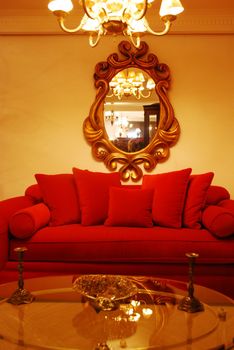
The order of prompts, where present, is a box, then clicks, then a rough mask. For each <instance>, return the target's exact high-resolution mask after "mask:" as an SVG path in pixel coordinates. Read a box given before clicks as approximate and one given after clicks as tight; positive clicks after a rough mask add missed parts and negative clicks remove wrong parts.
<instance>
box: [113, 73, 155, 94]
mask: <svg viewBox="0 0 234 350" xmlns="http://www.w3.org/2000/svg"><path fill="white" fill-rule="evenodd" d="M109 86H110V90H111V94H110V95H107V97H112V96H116V97H118V99H119V100H121V98H122V97H129V96H133V97H135V98H136V99H138V100H139V99H140V98H148V97H149V96H150V95H151V93H152V91H153V89H154V88H155V82H154V81H153V79H152V78H149V79H148V80H147V81H146V80H145V77H144V75H143V73H142V72H135V71H134V70H130V71H127V73H126V71H120V72H119V73H118V74H116V75H115V76H114V78H113V79H112V80H111V82H110V83H109Z"/></svg>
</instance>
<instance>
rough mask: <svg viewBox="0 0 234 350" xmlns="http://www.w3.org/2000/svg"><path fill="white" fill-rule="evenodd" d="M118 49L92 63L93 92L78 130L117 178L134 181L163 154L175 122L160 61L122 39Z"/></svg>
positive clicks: (175, 134)
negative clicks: (91, 101)
mask: <svg viewBox="0 0 234 350" xmlns="http://www.w3.org/2000/svg"><path fill="white" fill-rule="evenodd" d="M118 48H119V54H118V53H113V54H111V55H110V56H109V57H108V58H107V61H104V62H99V63H98V64H97V65H96V67H95V74H94V80H95V87H96V89H97V91H96V98H95V101H94V103H93V104H92V106H91V109H90V113H89V116H88V117H87V118H86V119H85V121H84V135H85V137H86V139H87V141H88V142H89V143H90V144H91V146H92V153H93V156H94V158H95V159H97V160H100V161H103V162H104V164H105V165H106V167H107V168H108V169H109V170H111V171H119V172H120V173H121V178H122V180H123V181H127V180H129V179H132V180H133V181H138V180H140V179H141V177H142V175H143V171H142V168H141V167H143V168H144V170H145V171H147V172H150V171H152V170H153V169H154V168H155V166H156V165H157V163H159V162H163V161H165V160H166V159H167V158H168V157H169V152H170V151H169V149H170V147H171V146H173V145H174V144H175V143H176V142H177V140H178V138H179V134H180V127H179V123H178V121H177V119H176V118H175V116H174V110H173V107H172V106H171V103H170V101H169V98H168V96H167V90H168V89H169V82H170V71H169V68H168V66H167V65H166V64H163V63H159V61H158V58H157V57H156V56H155V55H154V54H152V53H148V45H147V44H146V43H145V42H142V43H141V45H140V47H139V48H135V47H133V46H132V45H131V44H130V43H129V42H128V41H122V42H121V43H120V44H119V46H118Z"/></svg>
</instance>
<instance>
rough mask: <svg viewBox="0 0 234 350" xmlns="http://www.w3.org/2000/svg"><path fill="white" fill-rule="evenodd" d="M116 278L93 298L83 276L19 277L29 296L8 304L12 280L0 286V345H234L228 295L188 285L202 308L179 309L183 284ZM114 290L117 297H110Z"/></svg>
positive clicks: (77, 349) (91, 348)
mask: <svg viewBox="0 0 234 350" xmlns="http://www.w3.org/2000/svg"><path fill="white" fill-rule="evenodd" d="M102 277H103V276H102ZM117 277H118V278H121V281H122V278H123V282H124V283H123V284H121V283H122V282H119V280H117V281H116V282H115V283H114V286H113V284H112V286H111V288H110V289H109V290H108V293H107V294H105V293H104V294H103V295H101V298H98V302H97V298H94V297H93V295H94V294H95V291H93V290H91V291H90V285H89V284H88V288H89V290H88V291H90V294H91V296H90V295H89V293H88V292H87V288H86V287H87V275H85V280H83V279H82V280H81V282H80V277H79V276H54V277H41V278H34V279H28V280H25V288H26V289H27V290H29V291H30V292H31V293H32V295H33V296H34V297H35V299H34V301H33V302H32V303H29V304H22V305H12V304H10V303H8V302H7V299H8V298H9V297H10V295H11V294H12V292H14V290H15V289H16V287H17V283H16V282H14V283H13V282H11V283H6V284H2V285H0V349H1V350H21V349H24V350H25V349H27V350H34V349H35V350H39V349H56V350H65V349H66V350H104V349H105V350H108V349H110V350H117V349H131V350H146V349H151V350H152V349H153V350H156V349H161V350H162V349H187V350H188V349H190V350H194V349H196V350H199V349H205V350H208V349H217V350H218V349H220V350H221V349H232V348H234V346H233V338H234V302H233V300H231V299H230V298H228V297H226V296H225V295H223V294H220V293H218V292H216V291H214V290H211V289H208V288H205V287H201V286H198V285H195V296H196V297H197V298H198V299H199V300H200V301H201V302H202V304H203V306H204V311H200V312H196V313H190V312H185V311H181V310H179V309H178V303H179V301H180V300H181V299H182V298H183V297H184V296H186V295H187V284H186V283H183V282H179V281H173V280H166V279H159V278H157V277H146V276H141V277H139V276H117ZM77 278H78V281H79V283H78V287H77V282H76V288H75V289H74V287H73V285H74V281H77ZM92 278H93V277H92ZM97 278H99V279H100V275H97ZM104 278H105V275H104ZM88 281H89V280H88ZM99 286H100V283H98V289H99ZM119 286H120V287H119ZM95 288H96V286H95ZM113 288H114V290H113ZM83 289H84V290H83ZM81 290H82V293H81ZM123 290H124V291H125V292H123ZM116 291H117V292H116ZM99 292H100V291H99ZM101 293H103V291H101ZM116 293H117V294H118V298H117V299H116V300H112V299H111V295H112V294H116ZM100 299H101V302H100ZM106 299H108V300H110V299H111V300H112V301H113V304H111V305H110V304H109V303H106ZM103 301H104V302H103Z"/></svg>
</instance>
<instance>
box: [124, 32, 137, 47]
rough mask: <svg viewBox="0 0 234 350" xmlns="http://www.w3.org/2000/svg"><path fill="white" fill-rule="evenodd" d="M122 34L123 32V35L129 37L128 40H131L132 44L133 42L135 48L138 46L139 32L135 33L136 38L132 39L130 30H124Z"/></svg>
mask: <svg viewBox="0 0 234 350" xmlns="http://www.w3.org/2000/svg"><path fill="white" fill-rule="evenodd" d="M123 34H124V35H125V36H129V37H130V40H131V42H132V44H133V45H134V46H135V47H136V48H139V47H140V43H141V38H140V36H139V34H138V35H137V37H136V40H134V38H133V35H132V32H131V31H130V30H128V31H127V32H126V31H124V32H123Z"/></svg>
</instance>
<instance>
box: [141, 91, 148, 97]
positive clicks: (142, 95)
mask: <svg viewBox="0 0 234 350" xmlns="http://www.w3.org/2000/svg"><path fill="white" fill-rule="evenodd" d="M139 93H140V95H141V97H143V98H148V97H150V95H151V92H150V91H148V94H147V95H144V94H143V92H142V91H140V92H139Z"/></svg>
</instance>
